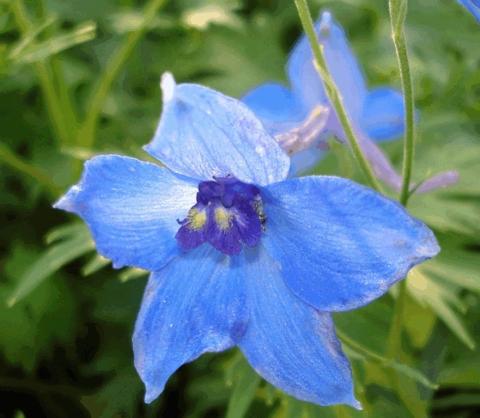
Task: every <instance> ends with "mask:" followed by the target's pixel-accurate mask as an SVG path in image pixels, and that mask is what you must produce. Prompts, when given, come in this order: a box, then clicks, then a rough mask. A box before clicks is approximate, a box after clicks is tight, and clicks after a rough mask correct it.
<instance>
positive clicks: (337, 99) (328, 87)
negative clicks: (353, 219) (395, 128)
mask: <svg viewBox="0 0 480 418" xmlns="http://www.w3.org/2000/svg"><path fill="white" fill-rule="evenodd" d="M295 5H296V7H297V11H298V15H299V17H300V21H301V24H302V27H303V30H304V32H305V34H306V35H307V38H308V40H309V42H310V46H311V48H312V51H313V56H314V61H315V62H314V64H315V68H316V69H317V71H318V73H319V74H320V77H321V78H322V80H323V82H324V85H325V91H326V92H327V95H328V98H329V99H330V102H331V104H332V106H333V108H334V109H335V112H336V114H337V116H338V119H339V121H340V124H341V126H342V128H343V130H344V132H345V136H346V138H347V141H348V143H349V145H350V148H351V150H352V153H353V155H354V157H355V160H356V161H357V163H358V165H359V167H360V169H361V170H362V172H363V174H364V176H365V177H366V179H367V181H368V183H369V184H370V186H371V187H372V188H374V189H375V190H377V191H378V192H380V193H382V186H381V185H380V183H379V182H378V180H377V178H376V177H375V175H374V173H373V170H372V167H371V166H370V163H369V162H368V160H367V159H366V158H365V155H364V154H363V152H362V149H361V147H360V144H359V141H358V139H357V137H356V135H355V133H354V130H353V127H352V124H351V122H350V120H349V118H348V115H347V112H346V110H345V106H344V105H343V100H342V96H341V94H340V91H339V90H338V87H337V86H336V84H335V81H334V79H333V76H332V74H331V73H330V71H329V69H328V66H327V62H326V59H325V54H324V51H323V48H322V46H321V44H320V43H319V42H318V39H317V35H316V33H315V28H314V25H313V20H312V16H311V14H310V10H309V8H308V5H307V2H306V0H295Z"/></svg>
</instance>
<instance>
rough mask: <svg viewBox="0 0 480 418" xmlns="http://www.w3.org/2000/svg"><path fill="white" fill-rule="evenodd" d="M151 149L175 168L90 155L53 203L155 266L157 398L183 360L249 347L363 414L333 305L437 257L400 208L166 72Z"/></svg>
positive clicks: (142, 370) (149, 362)
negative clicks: (319, 172) (300, 159)
mask: <svg viewBox="0 0 480 418" xmlns="http://www.w3.org/2000/svg"><path fill="white" fill-rule="evenodd" d="M162 88H163V97H164V108H163V112H162V117H161V120H160V123H159V126H158V128H157V131H156V134H155V137H154V139H153V141H152V142H151V143H150V144H149V145H147V146H146V150H147V151H148V152H149V153H150V154H151V155H152V156H154V157H156V158H158V159H159V160H160V161H161V162H162V163H163V164H164V165H165V166H166V167H167V168H165V167H160V166H159V165H156V164H151V163H147V162H142V161H139V160H136V159H133V158H129V157H122V156H116V155H104V156H98V157H95V158H92V159H91V160H90V161H87V162H86V164H85V171H84V174H83V177H82V179H81V181H80V182H79V183H78V185H76V186H73V187H72V188H71V189H70V190H69V192H68V193H67V194H66V195H65V196H64V197H62V198H61V199H60V200H59V201H58V202H57V203H56V205H55V207H57V208H60V209H64V210H67V211H70V212H73V213H76V214H77V215H79V216H80V217H82V218H83V219H84V221H85V222H86V223H87V225H88V226H89V228H90V230H91V232H92V235H93V238H94V240H95V242H96V244H97V248H98V251H99V252H100V253H101V254H102V255H104V256H105V257H108V258H110V259H111V260H112V261H113V264H114V266H115V267H122V266H125V265H128V266H136V267H140V268H143V269H147V270H150V271H151V272H152V274H151V275H150V278H149V281H148V285H147V288H146V290H145V295H144V299H143V302H142V306H141V310H140V313H139V316H138V319H137V323H136V327H135V332H134V336H133V348H134V354H135V365H136V368H137V370H138V373H139V374H140V376H141V378H142V380H143V381H144V383H145V385H146V395H145V400H146V402H151V401H153V400H154V399H155V398H156V397H157V396H158V395H159V394H160V393H161V392H162V391H163V388H164V385H165V383H166V381H167V380H168V378H169V377H170V376H171V375H172V373H174V372H175V370H177V369H178V368H179V367H180V366H181V365H182V364H184V363H187V362H190V361H192V360H194V359H196V358H197V357H199V356H200V355H201V354H203V353H205V352H218V351H223V350H226V349H228V348H231V347H233V346H238V347H239V348H240V350H241V351H242V352H243V353H244V355H245V356H246V358H247V359H248V361H249V362H250V364H251V365H252V366H253V367H254V368H255V370H257V372H258V373H259V374H260V375H261V376H263V377H264V378H265V379H266V380H268V381H269V382H271V383H272V384H274V385H276V386H277V387H279V388H281V389H283V390H284V391H285V392H287V393H289V394H291V395H293V396H295V397H297V398H298V399H302V400H305V401H310V402H315V403H318V404H321V405H331V404H337V403H345V404H350V405H352V406H354V407H359V406H360V405H359V403H358V402H357V401H356V400H355V397H354V395H353V383H352V376H351V370H350V366H349V363H348V361H347V359H346V357H345V355H344V354H343V352H342V349H341V346H340V343H339V342H338V340H337V338H336V335H335V330H334V325H333V322H332V318H331V315H330V313H329V312H332V311H343V310H348V309H352V308H356V307H358V306H361V305H364V304H366V303H368V302H370V301H372V300H373V299H375V298H377V297H379V296H380V295H382V294H383V293H385V292H386V291H387V289H388V288H389V287H390V286H391V285H392V284H393V283H395V282H396V281H398V280H400V279H402V278H404V277H405V275H406V274H407V272H408V271H409V270H410V268H412V267H413V266H414V265H416V264H418V263H420V262H422V261H423V260H425V259H428V258H430V257H432V256H434V255H435V254H437V252H438V251H439V248H438V245H437V242H436V240H435V237H434V235H433V234H432V232H431V231H430V230H429V229H428V228H427V227H426V226H425V225H424V224H422V223H421V222H419V221H418V220H415V219H413V218H412V217H410V215H408V213H407V212H406V211H405V210H404V209H403V208H402V207H401V206H399V205H398V204H396V203H395V202H393V201H391V200H389V199H386V198H384V197H382V196H380V195H379V194H377V193H375V192H373V191H372V190H370V189H368V188H365V187H363V186H360V185H358V184H356V183H354V182H352V181H349V180H346V179H341V178H337V177H319V176H317V177H315V176H312V177H303V178H294V179H288V178H287V176H288V172H289V164H290V161H289V158H288V156H287V155H286V154H285V153H284V152H283V151H282V149H281V148H280V147H279V145H278V144H277V142H276V141H275V140H274V139H273V138H272V137H271V136H270V135H269V134H268V133H267V132H266V131H265V129H264V127H263V125H262V124H261V122H260V121H259V120H258V119H257V118H256V117H255V116H254V115H253V113H252V112H251V111H250V110H249V109H248V108H247V107H246V106H245V105H244V104H243V103H241V102H239V101H237V100H235V99H233V98H229V97H226V96H224V95H222V94H220V93H218V92H216V91H213V90H210V89H208V88H205V87H201V86H198V85H194V84H181V85H178V86H177V85H176V84H175V82H174V80H173V77H172V76H171V75H170V74H166V75H164V77H163V79H162Z"/></svg>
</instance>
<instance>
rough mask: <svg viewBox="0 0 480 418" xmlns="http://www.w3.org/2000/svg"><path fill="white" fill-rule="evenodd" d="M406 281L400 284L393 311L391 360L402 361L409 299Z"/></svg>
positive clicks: (390, 333) (389, 339) (389, 338)
mask: <svg viewBox="0 0 480 418" xmlns="http://www.w3.org/2000/svg"><path fill="white" fill-rule="evenodd" d="M406 284H407V283H406V279H405V280H402V281H401V282H400V283H398V294H397V299H396V300H395V306H394V310H393V319H392V322H391V324H390V331H389V334H388V345H387V355H388V357H389V358H391V359H395V360H401V356H402V352H403V351H402V330H403V314H404V309H405V302H406V298H407V286H406Z"/></svg>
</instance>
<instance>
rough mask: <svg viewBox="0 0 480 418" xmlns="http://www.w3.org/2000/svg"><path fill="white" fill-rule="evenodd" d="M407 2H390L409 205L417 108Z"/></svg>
mask: <svg viewBox="0 0 480 418" xmlns="http://www.w3.org/2000/svg"><path fill="white" fill-rule="evenodd" d="M407 4H408V2H407V0H389V10H390V23H391V28H392V39H393V44H394V46H395V52H396V55H397V62H398V67H399V70H400V79H401V83H402V90H403V96H404V98H405V102H404V103H405V141H404V143H403V167H402V187H401V191H400V197H399V200H400V203H401V204H402V205H404V206H406V205H407V202H408V199H409V197H410V183H411V175H412V168H413V155H414V149H415V107H414V96H413V83H412V76H411V72H410V63H409V60H408V53H407V46H406V41H405V31H404V23H405V17H406V14H407Z"/></svg>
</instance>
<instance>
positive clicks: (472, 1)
mask: <svg viewBox="0 0 480 418" xmlns="http://www.w3.org/2000/svg"><path fill="white" fill-rule="evenodd" d="M458 2H459V3H460V4H461V5H462V6H464V7H465V8H466V9H467V10H468V11H469V12H470V13H471V14H473V15H474V16H475V18H476V19H477V20H478V21H479V22H480V1H479V0H458Z"/></svg>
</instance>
